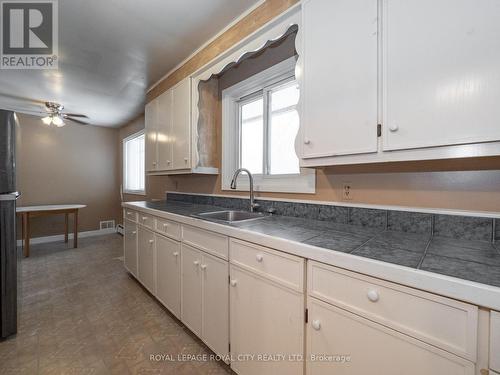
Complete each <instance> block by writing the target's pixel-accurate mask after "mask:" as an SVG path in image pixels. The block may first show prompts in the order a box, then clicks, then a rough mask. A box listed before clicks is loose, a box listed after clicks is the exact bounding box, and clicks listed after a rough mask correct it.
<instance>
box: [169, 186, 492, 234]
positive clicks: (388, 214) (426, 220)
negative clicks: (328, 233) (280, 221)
mask: <svg viewBox="0 0 500 375" xmlns="http://www.w3.org/2000/svg"><path fill="white" fill-rule="evenodd" d="M167 201H177V202H186V203H193V204H206V205H213V206H218V207H224V208H229V209H242V210H246V209H247V208H248V199H243V198H232V197H221V196H213V195H198V194H185V193H174V192H169V193H167ZM255 201H256V203H258V204H259V208H258V210H259V211H262V212H267V211H268V210H270V209H273V210H274V213H275V214H277V215H282V216H292V217H298V218H304V219H314V220H323V221H332V222H335V223H345V224H352V225H356V226H363V227H371V228H377V229H388V230H394V231H399V232H407V233H418V234H425V233H428V234H429V235H430V234H433V235H434V236H438V237H448V238H457V239H462V240H479V241H492V240H493V239H496V240H500V219H491V218H483V217H471V216H456V215H446V214H430V213H422V212H411V211H398V210H383V209H374V208H360V207H345V206H335V205H324V204H316V203H301V202H287V201H273V200H260V199H256V200H255Z"/></svg>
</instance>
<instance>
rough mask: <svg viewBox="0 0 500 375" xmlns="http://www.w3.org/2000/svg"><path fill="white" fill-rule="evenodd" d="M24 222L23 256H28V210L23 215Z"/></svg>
mask: <svg viewBox="0 0 500 375" xmlns="http://www.w3.org/2000/svg"><path fill="white" fill-rule="evenodd" d="M23 222H24V231H23V234H24V256H25V257H26V258H28V257H29V256H30V214H29V212H26V213H24V215H23Z"/></svg>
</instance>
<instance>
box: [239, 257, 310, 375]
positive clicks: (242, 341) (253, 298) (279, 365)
mask: <svg viewBox="0 0 500 375" xmlns="http://www.w3.org/2000/svg"><path fill="white" fill-rule="evenodd" d="M230 275H231V277H230V280H231V281H230V285H231V287H230V298H229V301H230V333H231V337H230V342H231V357H232V360H233V362H232V363H231V368H232V369H233V370H234V371H235V372H236V373H238V374H240V375H266V374H269V375H280V374H283V375H295V374H296V375H299V374H303V370H304V363H303V361H302V360H300V359H298V357H297V356H303V354H304V295H303V293H301V292H300V291H297V290H293V289H290V288H288V287H286V286H283V285H280V284H279V283H276V282H273V281H271V280H270V279H267V278H265V277H263V276H260V275H258V274H257V273H253V272H249V271H246V270H244V269H242V268H240V267H238V266H234V265H231V266H230ZM259 356H269V357H266V358H264V357H259ZM270 356H274V357H273V358H271V357H270ZM280 356H283V357H280Z"/></svg>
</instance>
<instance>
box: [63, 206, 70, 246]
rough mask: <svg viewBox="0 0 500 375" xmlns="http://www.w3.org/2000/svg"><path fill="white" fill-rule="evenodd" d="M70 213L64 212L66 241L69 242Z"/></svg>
mask: <svg viewBox="0 0 500 375" xmlns="http://www.w3.org/2000/svg"><path fill="white" fill-rule="evenodd" d="M68 216H69V215H68V214H67V213H66V214H64V242H66V243H68Z"/></svg>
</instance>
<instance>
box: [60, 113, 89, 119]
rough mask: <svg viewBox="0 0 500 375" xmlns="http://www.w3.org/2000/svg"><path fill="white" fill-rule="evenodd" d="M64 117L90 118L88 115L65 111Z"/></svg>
mask: <svg viewBox="0 0 500 375" xmlns="http://www.w3.org/2000/svg"><path fill="white" fill-rule="evenodd" d="M63 116H64V117H85V118H89V117H88V116H87V115H81V114H79V113H63Z"/></svg>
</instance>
